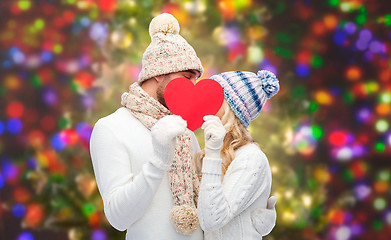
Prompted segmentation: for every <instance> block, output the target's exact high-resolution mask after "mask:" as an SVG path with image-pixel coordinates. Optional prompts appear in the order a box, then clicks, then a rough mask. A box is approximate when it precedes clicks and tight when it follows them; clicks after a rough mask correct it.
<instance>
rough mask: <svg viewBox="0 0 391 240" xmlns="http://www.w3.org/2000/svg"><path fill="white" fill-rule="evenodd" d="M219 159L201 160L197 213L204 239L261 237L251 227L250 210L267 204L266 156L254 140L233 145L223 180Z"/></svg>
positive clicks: (246, 239) (238, 239)
mask: <svg viewBox="0 0 391 240" xmlns="http://www.w3.org/2000/svg"><path fill="white" fill-rule="evenodd" d="M221 162H222V160H221V159H218V158H216V159H213V158H206V157H205V158H204V160H203V165H202V180H201V186H200V194H199V198H198V216H199V219H200V224H201V228H202V229H203V230H204V237H205V239H206V240H209V239H210V240H212V239H213V240H230V239H232V240H241V239H243V240H251V239H258V240H259V239H262V236H261V235H260V234H259V233H258V232H257V231H256V230H255V228H254V227H253V224H252V221H251V212H252V211H253V210H255V209H257V208H266V205H267V200H268V198H269V195H270V189H271V183H272V176H271V171H270V167H269V162H268V159H267V158H266V156H265V154H264V153H263V152H262V151H261V149H259V147H258V146H257V145H255V144H248V145H245V146H243V147H241V148H239V149H237V150H236V151H235V158H234V160H233V161H232V163H231V164H230V165H229V167H228V169H227V172H226V174H225V176H224V179H223V182H221ZM270 220H271V219H270Z"/></svg>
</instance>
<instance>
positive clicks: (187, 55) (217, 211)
mask: <svg viewBox="0 0 391 240" xmlns="http://www.w3.org/2000/svg"><path fill="white" fill-rule="evenodd" d="M149 33H150V35H151V39H152V41H151V44H150V45H149V46H148V48H147V49H146V51H145V53H144V55H143V59H142V70H141V72H140V75H139V81H138V82H136V83H134V84H132V85H131V86H130V87H129V89H130V91H129V92H128V93H124V94H123V95H122V97H121V98H122V101H121V104H122V105H123V106H124V107H121V108H119V109H118V110H116V111H115V112H114V113H112V114H110V115H109V116H106V117H104V118H101V119H99V120H98V121H97V123H96V124H95V126H94V129H93V132H92V135H91V141H90V150H91V158H92V163H93V169H94V173H95V177H96V182H97V185H98V189H99V192H100V194H101V196H102V199H103V203H104V212H105V215H106V217H107V219H108V221H109V222H110V224H111V225H112V226H113V227H114V228H116V229H118V230H120V231H124V230H127V234H126V239H128V240H129V239H137V240H138V239H141V240H144V239H170V240H171V239H173V240H174V239H197V240H198V239H262V236H264V235H267V234H268V233H269V232H270V231H271V230H272V229H273V227H274V225H275V221H276V214H275V209H274V204H275V202H276V199H275V197H271V198H270V199H268V198H269V194H270V188H271V180H272V179H271V171H270V168H269V163H268V160H267V158H266V156H265V154H264V153H263V152H262V151H261V150H260V149H259V147H258V145H257V144H256V143H255V142H254V141H253V140H252V138H251V136H250V134H249V133H248V131H247V129H246V128H247V127H248V125H249V124H250V121H252V120H254V119H255V118H256V117H257V116H258V115H259V114H260V111H261V108H262V106H263V105H264V104H265V102H266V100H267V99H269V98H270V97H272V96H273V95H274V94H276V93H277V92H278V89H279V85H278V80H277V79H276V78H275V76H274V74H272V73H270V72H268V71H259V72H258V74H257V75H256V74H254V73H250V72H241V71H236V72H226V73H222V74H218V75H215V76H212V77H211V79H213V80H215V81H217V82H219V83H220V85H221V86H222V87H223V90H224V97H225V99H224V102H223V105H222V107H221V109H220V110H219V112H218V113H217V114H216V116H210V115H209V116H205V117H204V121H205V122H204V124H203V125H202V127H201V128H202V129H203V130H204V135H205V149H204V150H202V151H200V147H199V145H198V142H197V139H196V137H195V135H194V133H193V132H191V131H190V130H188V129H187V128H186V126H187V125H186V121H184V120H183V119H182V118H181V117H180V116H176V115H172V114H171V113H170V111H169V110H168V109H167V106H166V104H165V100H164V90H165V87H166V85H167V84H168V83H169V82H170V81H171V80H172V79H175V78H178V77H184V78H188V79H189V80H190V81H192V82H193V83H194V84H195V82H196V79H197V78H199V77H200V76H201V75H202V73H203V68H202V65H201V62H200V60H199V58H198V57H197V55H196V53H195V51H194V49H193V48H192V47H191V46H190V45H189V44H188V43H187V42H186V40H185V39H183V38H182V37H181V36H180V35H179V24H178V21H177V20H176V19H175V18H174V17H173V16H172V15H170V14H167V13H163V14H161V15H159V16H157V17H155V18H154V19H152V21H151V23H150V26H149ZM198 176H200V178H199V177H198ZM200 179H201V180H200Z"/></svg>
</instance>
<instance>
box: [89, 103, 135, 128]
mask: <svg viewBox="0 0 391 240" xmlns="http://www.w3.org/2000/svg"><path fill="white" fill-rule="evenodd" d="M132 118H133V115H132V114H131V113H130V112H129V111H128V110H127V109H126V108H124V107H120V108H118V109H117V110H116V111H115V112H113V113H111V114H109V115H107V116H104V117H102V118H100V119H98V121H97V122H96V124H109V125H111V124H119V123H121V122H123V121H127V120H128V121H129V120H130V119H132Z"/></svg>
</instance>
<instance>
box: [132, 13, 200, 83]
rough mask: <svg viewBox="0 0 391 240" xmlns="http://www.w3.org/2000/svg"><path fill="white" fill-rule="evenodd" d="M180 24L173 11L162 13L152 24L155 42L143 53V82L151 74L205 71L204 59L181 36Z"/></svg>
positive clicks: (150, 26)
mask: <svg viewBox="0 0 391 240" xmlns="http://www.w3.org/2000/svg"><path fill="white" fill-rule="evenodd" d="M179 29H180V28H179V23H178V20H176V18H175V17H174V16H172V15H171V14H169V13H162V14H160V15H159V16H157V17H155V18H153V19H152V21H151V23H150V24H149V35H151V44H149V46H148V47H147V49H146V50H145V52H144V54H143V60H142V69H141V72H140V75H139V76H138V79H139V83H141V82H143V81H144V80H146V79H150V78H151V77H155V76H159V75H164V74H169V73H174V72H180V71H185V70H197V71H198V72H199V73H200V76H201V75H202V74H203V72H204V69H203V68H202V65H201V61H200V59H199V58H198V57H197V54H196V52H195V51H194V49H193V47H192V46H190V44H189V43H187V42H186V40H185V39H184V38H183V37H182V36H181V35H179Z"/></svg>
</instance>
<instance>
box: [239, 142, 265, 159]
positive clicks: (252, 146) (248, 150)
mask: <svg viewBox="0 0 391 240" xmlns="http://www.w3.org/2000/svg"><path fill="white" fill-rule="evenodd" d="M244 155H262V156H265V157H266V155H265V153H264V152H263V151H262V150H261V148H260V147H259V145H258V144H257V143H249V144H246V145H244V146H241V147H240V148H238V149H236V150H235V156H236V157H239V156H244Z"/></svg>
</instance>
